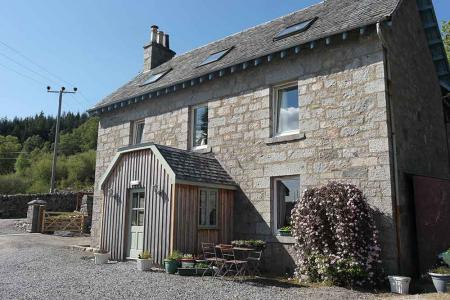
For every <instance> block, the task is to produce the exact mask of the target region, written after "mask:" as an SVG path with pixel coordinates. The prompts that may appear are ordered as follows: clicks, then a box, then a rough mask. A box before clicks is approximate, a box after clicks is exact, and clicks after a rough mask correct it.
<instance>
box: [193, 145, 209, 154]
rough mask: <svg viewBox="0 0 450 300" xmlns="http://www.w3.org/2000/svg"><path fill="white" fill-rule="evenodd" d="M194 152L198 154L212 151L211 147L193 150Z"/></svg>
mask: <svg viewBox="0 0 450 300" xmlns="http://www.w3.org/2000/svg"><path fill="white" fill-rule="evenodd" d="M191 151H192V152H196V153H209V152H211V151H212V149H211V146H200V147H196V148H192V149H191Z"/></svg>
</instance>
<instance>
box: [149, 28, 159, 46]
mask: <svg viewBox="0 0 450 300" xmlns="http://www.w3.org/2000/svg"><path fill="white" fill-rule="evenodd" d="M150 28H151V30H150V43H156V37H157V36H158V26H156V25H152V26H151V27H150Z"/></svg>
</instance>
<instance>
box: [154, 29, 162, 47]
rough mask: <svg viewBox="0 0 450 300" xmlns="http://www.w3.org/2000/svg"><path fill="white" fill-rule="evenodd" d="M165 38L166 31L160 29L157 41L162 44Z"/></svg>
mask: <svg viewBox="0 0 450 300" xmlns="http://www.w3.org/2000/svg"><path fill="white" fill-rule="evenodd" d="M163 39H164V31H158V38H157V39H156V42H157V43H158V44H160V45H161V46H162V45H163Z"/></svg>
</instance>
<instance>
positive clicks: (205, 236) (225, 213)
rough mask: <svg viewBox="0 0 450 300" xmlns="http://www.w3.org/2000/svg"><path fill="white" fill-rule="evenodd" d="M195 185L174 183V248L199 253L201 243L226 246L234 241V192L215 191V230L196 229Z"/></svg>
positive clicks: (197, 220)
mask: <svg viewBox="0 0 450 300" xmlns="http://www.w3.org/2000/svg"><path fill="white" fill-rule="evenodd" d="M199 189H200V187H198V186H192V185H186V184H177V185H176V196H175V208H174V210H175V211H174V217H175V218H174V245H173V249H176V250H180V251H182V252H184V253H199V252H200V251H201V248H200V245H201V243H202V242H211V243H216V244H218V243H229V242H230V241H231V240H232V238H233V206H234V191H232V190H225V189H218V220H217V227H216V228H213V229H212V228H211V229H210V228H208V229H206V228H199V226H198V222H199V216H198V214H199Z"/></svg>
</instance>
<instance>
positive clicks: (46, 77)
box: [0, 52, 58, 83]
mask: <svg viewBox="0 0 450 300" xmlns="http://www.w3.org/2000/svg"><path fill="white" fill-rule="evenodd" d="M0 55H1V56H3V57H6V58H7V59H9V60H10V61H12V62H13V63H15V64H17V65H18V66H21V67H22V68H24V69H26V70H28V71H30V72H32V73H34V74H36V75H38V76H41V77H42V78H44V79H46V80H50V81H52V82H54V83H58V82H56V81H54V80H53V79H51V78H50V77H48V76H45V75H43V74H41V73H39V72H36V71H35V70H33V69H31V68H29V67H27V66H24V65H23V64H21V63H20V62H18V61H16V60H15V59H13V58H11V57H9V56H8V55H6V54H4V53H1V52H0Z"/></svg>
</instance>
